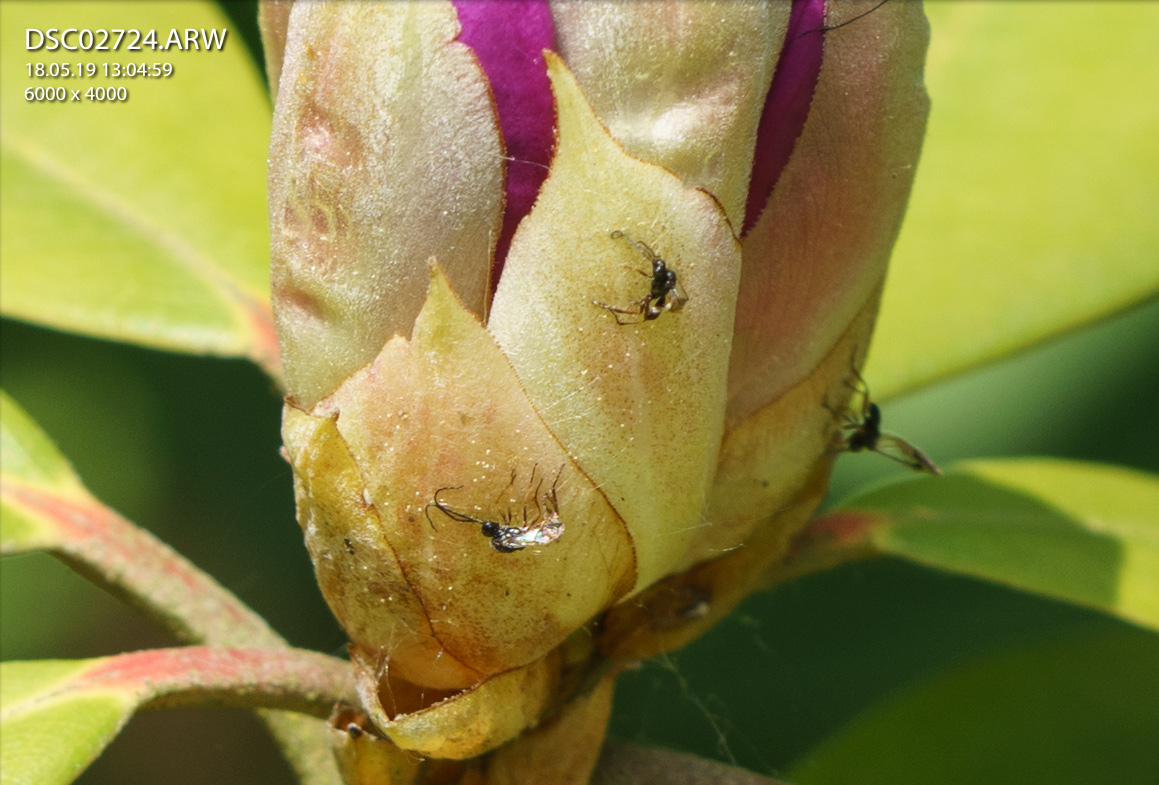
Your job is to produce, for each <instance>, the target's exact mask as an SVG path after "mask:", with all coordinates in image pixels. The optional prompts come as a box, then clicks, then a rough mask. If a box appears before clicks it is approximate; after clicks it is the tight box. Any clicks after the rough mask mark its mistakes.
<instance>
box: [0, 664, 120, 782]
mask: <svg viewBox="0 0 1159 785" xmlns="http://www.w3.org/2000/svg"><path fill="white" fill-rule="evenodd" d="M99 662H100V660H76V661H71V662H68V661H45V662H6V663H2V664H0V726H2V727H3V733H0V783H3V785H9V784H10V783H11V785H16V783H22V785H23V784H27V785H49V783H62V784H63V783H68V782H72V781H73V780H74V779H76V778H77V776H79V775H80V773H81V772H82V771H84V769H85V767H87V766H88V765H89V764H90V763H91V762H92V761H93V760H94V759H96V757H97V756H98V755H100V753H101V751H102V750H103V749H104V748H105V747H106V746H107V745H108V743H109V741H111V740H112V738H113V737H114V736H116V735H117V732H118V731H120V729H121V728H122V727H124V724H125V723H126V722H127V721H128V720H129V717H130V716H132V714H133V710H134V709H135V708H136V705H137V698H136V696H134V695H133V694H132V693H131V692H125V691H116V690H109V689H105V688H98V689H92V688H90V689H74V690H70V689H69V685H70V682H72V681H76V680H79V679H81V678H82V677H83V675H84V674H85V673H86V672H87V671H88V670H89V669H90V668H91V667H92V666H93V665H94V664H95V663H99Z"/></svg>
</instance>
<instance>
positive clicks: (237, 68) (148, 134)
mask: <svg viewBox="0 0 1159 785" xmlns="http://www.w3.org/2000/svg"><path fill="white" fill-rule="evenodd" d="M0 23H2V24H3V27H4V29H5V30H6V31H9V32H8V33H7V34H8V35H10V36H12V37H15V36H17V35H24V33H23V31H25V30H27V29H31V28H35V29H39V30H48V29H50V28H58V30H65V29H67V28H77V29H81V30H94V31H102V30H120V29H127V30H131V31H132V30H140V31H146V32H147V31H149V30H155V31H157V42H158V46H159V47H160V46H163V45H164V44H166V43H167V42H168V40H169V34H170V31H171V30H172V31H178V32H179V33H180V35H181V37H182V40H183V42H184V40H185V39H184V35H185V31H186V30H187V29H195V30H197V31H198V49H197V50H193V49H192V48H189V49H186V48H184V44H183V47H182V48H181V49H178V48H176V47H173V46H170V47H169V48H167V49H164V50H163V49H161V48H157V49H152V48H150V47H149V46H148V45H142V44H140V43H138V46H140V47H141V48H140V50H131V49H130V48H129V46H130V44H131V43H132V42H133V40H134V39H133V38H132V36H133V35H134V34H133V33H131V32H130V33H127V34H126V35H125V37H124V39H123V40H121V41H120V48H118V49H115V50H114V49H113V48H112V46H113V43H115V41H114V39H113V37H112V36H111V37H110V39H109V40H108V41H107V42H106V45H107V46H108V47H109V51H98V50H96V49H89V50H85V51H66V50H64V49H63V48H58V49H56V50H54V51H49V50H48V48H47V46H48V45H47V44H46V46H45V47H44V48H41V49H39V50H35V51H25V48H24V47H23V46H20V45H19V43H20V42H19V41H18V40H13V41H9V42H8V43H9V45H8V46H6V47H5V48H4V50H3V53H2V54H0V69H2V70H3V73H4V77H5V83H6V85H7V89H5V90H4V92H3V94H2V95H0V132H2V139H0V203H2V208H0V209H2V213H0V217H2V219H3V222H4V232H3V235H2V236H0V255H2V256H3V258H4V285H3V289H2V294H0V310H2V311H3V313H4V315H6V316H11V317H16V318H19V319H24V320H27V321H31V322H36V323H38V324H45V325H49V326H52V327H56V328H59V329H64V330H70V331H74V332H80V333H85V334H89V335H96V336H100V337H105V338H112V339H116V340H123V341H130V342H134V343H141V344H144V345H147V346H155V347H159V348H164V349H170V350H175V351H187V352H205V353H215V354H225V355H240V356H247V357H250V358H252V359H255V360H257V361H259V362H262V363H264V364H265V365H266V367H267V368H271V369H272V368H274V367H275V366H276V364H277V359H276V358H277V347H276V342H275V340H274V337H273V329H272V322H271V315H270V310H269V295H268V291H267V290H268V272H267V266H268V258H269V255H268V239H267V228H266V224H267V219H266V203H265V183H266V180H265V159H266V145H267V141H268V138H269V104H268V100H267V99H266V97H265V92H264V89H263V86H262V83H261V79H260V76H259V75H258V73H257V71H256V69H255V68H254V65H253V63H252V62H251V61H250V59H249V57H248V55H247V53H246V51H245V46H244V44H243V42H242V40H241V38H240V37H239V36H238V35H237V34H236V32H235V31H233V30H228V31H227V32H225V37H224V44H222V45H221V46H220V49H216V48H210V49H207V48H205V45H206V42H207V40H208V39H207V37H206V38H203V37H202V31H204V32H205V34H206V36H208V34H209V33H210V32H211V31H212V32H216V33H217V34H218V35H219V36H220V35H221V33H222V31H225V30H227V24H226V21H225V19H224V17H223V16H222V15H221V13H220V11H219V9H218V8H217V7H216V6H214V5H213V4H211V3H208V2H148V3H140V2H121V3H113V2H102V3H86V2H72V3H19V2H6V3H4V4H3V6H0ZM73 35H76V34H75V33H74V34H73ZM98 35H99V33H98ZM115 35H116V34H115V33H114V36H115ZM32 38H33V43H35V42H36V40H37V39H36V38H35V36H32ZM219 40H220V39H219ZM69 43H70V45H74V46H79V45H80V44H81V43H83V42H81V41H80V39H79V38H78V39H76V40H74V39H72V38H70V39H69ZM30 64H31V65H30ZM38 64H44V67H45V69H46V72H45V73H46V75H45V76H43V77H37V76H36V72H35V69H36V68H37V65H38ZM88 64H91V65H93V66H95V68H96V72H95V73H94V74H93V76H91V77H89V76H88V74H87V73H86V74H85V76H83V77H79V76H77V71H78V69H83V68H85V67H86V65H88ZM154 64H156V65H157V68H158V69H164V68H165V67H167V66H172V73H171V75H170V76H168V77H166V76H157V77H154V76H152V75H150V76H147V77H145V76H133V77H132V78H129V77H127V76H125V75H123V74H122V76H120V77H119V78H117V77H114V75H113V74H114V73H115V69H116V68H118V67H119V68H121V69H128V68H130V67H131V68H132V69H133V72H134V73H135V72H136V71H137V70H138V69H146V70H147V71H149V72H150V74H152V72H153V69H154ZM66 67H67V68H68V69H69V74H70V76H68V77H64V76H63V75H60V74H61V71H60V70H59V69H62V68H66ZM106 68H108V69H111V70H110V71H109V72H108V73H109V76H106V75H105V74H106V70H105V69H106ZM29 69H32V73H29ZM159 72H160V73H163V70H159ZM52 73H56V74H58V76H56V77H51V76H49V75H47V74H52ZM25 88H32V89H33V90H35V89H36V88H41V89H46V88H51V89H52V90H53V91H56V92H57V93H60V94H61V95H62V96H63V98H64V100H63V101H55V100H54V101H47V100H28V98H27V97H26V96H25ZM90 88H91V89H93V90H99V91H106V90H113V89H115V90H121V89H123V90H124V93H123V94H122V95H123V96H124V100H112V101H109V100H94V97H95V96H96V93H94V94H93V97H90V95H89V90H90ZM74 91H75V92H74ZM32 98H34V99H35V98H36V94H35V93H33V94H32Z"/></svg>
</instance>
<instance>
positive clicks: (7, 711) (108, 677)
mask: <svg viewBox="0 0 1159 785" xmlns="http://www.w3.org/2000/svg"><path fill="white" fill-rule="evenodd" d="M355 700H357V698H356V696H355V693H354V686H353V679H352V677H351V673H350V665H349V663H347V662H345V661H343V660H338V659H335V658H333V657H328V656H326V655H324V654H318V653H317V652H310V651H302V650H299V649H290V648H279V649H222V648H214V647H188V648H181V649H156V650H151V651H139V652H133V653H130V654H122V655H119V656H116V657H104V658H99V659H91V660H76V661H59V660H50V661H43V662H6V663H0V778H2V779H0V783H3V785H8V784H9V783H12V784H13V785H15V783H21V785H50V784H51V783H61V784H63V783H69V782H72V781H73V780H74V779H76V777H77V776H79V775H80V773H81V772H82V771H84V769H85V767H86V766H88V764H89V763H91V762H92V761H93V760H94V759H95V758H96V757H97V756H98V755H99V754H100V753H101V751H102V750H103V749H104V748H105V747H106V746H107V745H108V743H109V742H110V741H112V739H113V737H114V736H116V735H117V733H118V732H119V731H120V730H121V728H123V727H124V725H125V723H126V722H128V720H129V718H130V717H131V716H132V714H133V712H135V711H137V710H138V709H141V708H170V707H178V706H247V707H260V706H266V707H277V708H282V709H290V710H293V711H299V712H307V713H310V714H313V715H315V716H319V717H324V716H326V715H327V714H328V713H329V712H330V710H331V709H332V708H333V706H334V704H335V703H337V702H340V701H345V702H352V701H355Z"/></svg>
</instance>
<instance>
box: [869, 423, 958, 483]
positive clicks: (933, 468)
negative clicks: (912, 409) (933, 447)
mask: <svg viewBox="0 0 1159 785" xmlns="http://www.w3.org/2000/svg"><path fill="white" fill-rule="evenodd" d="M873 451H874V452H876V453H880V454H881V455H884V456H885V457H886V458H889V459H890V460H892V461H897V462H898V463H900V464H903V465H905V466H908V467H909V468H911V469H913V470H914V471H919V472H927V473H929V474H937V475H941V473H942V470H941V469H939V468H938V466H937V464H935V463H934V462H933V461H931V460H930V458H929V456H928V455H926V454H925V453H924V452H922V451H921V450H919V449H918V448H917V447H914V446H913V445H912V444H910V443H909V442H907V441H905V440H904V439H899V438H898V437H896V436H893V435H891V434H888V433H883V434H881V436H879V437H878V439H877V443H876V444H875V445H874V446H873Z"/></svg>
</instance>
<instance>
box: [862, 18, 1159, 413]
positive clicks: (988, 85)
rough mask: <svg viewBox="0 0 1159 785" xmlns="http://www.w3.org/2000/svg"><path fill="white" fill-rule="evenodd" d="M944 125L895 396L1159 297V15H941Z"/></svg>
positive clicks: (937, 64)
mask: <svg viewBox="0 0 1159 785" xmlns="http://www.w3.org/2000/svg"><path fill="white" fill-rule="evenodd" d="M926 7H927V13H928V15H929V17H930V26H931V32H932V39H931V44H930V51H929V56H928V59H927V65H926V84H927V86H928V89H929V92H930V96H931V98H932V111H931V114H930V121H929V129H928V134H927V138H926V143H925V147H924V149H923V152H922V160H921V163H920V165H919V169H918V174H917V180H916V183H915V185H914V190H913V195H912V197H911V199H910V207H909V212H908V214H907V216H906V219H905V225H904V227H903V228H902V232H901V236H900V238H899V240H898V244H897V247H896V249H895V251H894V255H893V259H892V262H891V270H890V275H889V280H888V283H887V286H886V290H885V295H884V300H883V302H882V309H881V316H880V318H879V321H878V325H877V336H876V339H875V341H874V346H873V351H872V356H871V358H870V361H869V363H868V366H869V379H870V381H871V383H872V384H873V388H874V391H875V392H876V393H877V394H878V395H879V396H882V397H884V396H888V395H893V394H896V393H899V392H901V391H904V390H906V389H910V388H913V387H916V386H919V385H922V384H925V383H928V382H930V381H932V380H934V379H937V378H940V377H943V376H945V375H947V374H950V373H953V372H956V371H959V370H961V369H964V368H967V367H970V366H973V365H977V364H979V363H983V362H986V361H989V360H992V359H995V358H997V357H1000V356H1002V355H1005V354H1009V353H1010V352H1013V351H1015V350H1018V349H1020V348H1023V347H1025V346H1028V345H1030V344H1032V343H1034V342H1036V341H1039V340H1042V339H1043V338H1046V337H1049V336H1051V335H1056V334H1058V333H1060V332H1062V331H1065V330H1067V329H1071V328H1074V327H1076V326H1078V325H1081V324H1083V323H1085V322H1089V321H1091V320H1093V319H1097V318H1099V317H1102V316H1105V315H1107V314H1110V313H1113V312H1115V311H1116V310H1119V309H1122V308H1124V307H1127V306H1129V305H1131V304H1133V303H1137V302H1140V301H1142V300H1144V299H1146V298H1148V297H1153V296H1155V295H1156V293H1159V264H1156V259H1155V254H1156V249H1157V248H1159V221H1156V220H1155V210H1154V206H1155V205H1156V204H1159V177H1156V172H1159V145H1156V144H1155V139H1156V138H1159V92H1157V87H1156V86H1157V85H1159V48H1157V47H1155V45H1154V43H1155V40H1156V37H1157V36H1159V5H1155V4H1150V3H1111V2H1100V3H1070V2H1054V3H957V2H944V3H943V2H933V3H927V5H926Z"/></svg>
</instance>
